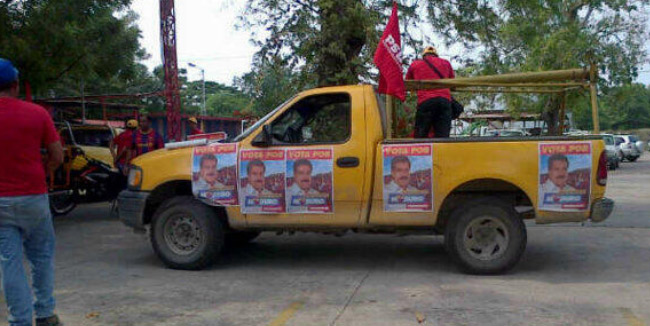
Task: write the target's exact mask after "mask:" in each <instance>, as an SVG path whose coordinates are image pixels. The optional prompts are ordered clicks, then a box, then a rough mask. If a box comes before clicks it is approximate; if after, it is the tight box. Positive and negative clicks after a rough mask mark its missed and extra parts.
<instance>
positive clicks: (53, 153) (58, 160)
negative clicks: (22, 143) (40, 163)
mask: <svg viewBox="0 0 650 326" xmlns="http://www.w3.org/2000/svg"><path fill="white" fill-rule="evenodd" d="M46 148H47V169H48V171H49V172H53V171H54V170H56V169H57V168H58V167H59V166H60V165H61V164H63V147H62V146H61V142H60V141H55V142H53V143H50V144H49V145H47V147H46Z"/></svg>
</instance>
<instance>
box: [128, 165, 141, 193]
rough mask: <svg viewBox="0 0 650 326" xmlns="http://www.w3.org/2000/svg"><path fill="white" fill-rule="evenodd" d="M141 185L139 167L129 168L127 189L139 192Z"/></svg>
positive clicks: (132, 166)
mask: <svg viewBox="0 0 650 326" xmlns="http://www.w3.org/2000/svg"><path fill="white" fill-rule="evenodd" d="M141 185H142V169H141V168H140V167H139V166H135V165H131V166H129V182H128V186H129V189H132V190H139V189H140V186H141Z"/></svg>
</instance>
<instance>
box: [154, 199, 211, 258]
mask: <svg viewBox="0 0 650 326" xmlns="http://www.w3.org/2000/svg"><path fill="white" fill-rule="evenodd" d="M150 237H151V245H152V246H153V249H154V251H155V252H156V255H158V257H159V258H160V260H162V261H163V263H165V265H167V266H168V267H169V268H173V269H182V270H199V269H203V268H205V267H208V266H210V265H212V264H213V263H214V261H215V260H216V258H217V256H218V254H219V253H220V252H221V249H222V248H223V244H224V226H223V222H222V220H221V219H220V218H219V217H218V216H217V214H216V212H215V211H214V210H213V209H212V208H210V207H208V206H207V205H205V204H203V203H201V202H200V201H198V200H196V199H194V197H192V196H179V197H174V198H172V199H169V200H167V201H166V202H165V203H163V204H162V205H161V206H160V207H159V208H158V209H157V210H156V213H155V214H154V216H153V219H152V221H151V232H150Z"/></svg>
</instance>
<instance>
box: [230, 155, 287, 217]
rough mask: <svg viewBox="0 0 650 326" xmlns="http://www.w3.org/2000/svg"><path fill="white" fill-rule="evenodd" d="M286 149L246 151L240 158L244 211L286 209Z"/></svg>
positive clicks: (253, 212) (242, 205)
mask: <svg viewBox="0 0 650 326" xmlns="http://www.w3.org/2000/svg"><path fill="white" fill-rule="evenodd" d="M284 171H285V151H284V150H283V149H280V150H274V149H269V150H242V151H241V152H240V160H239V194H240V201H239V202H240V206H241V212H242V213H244V214H276V213H284V212H285V200H284Z"/></svg>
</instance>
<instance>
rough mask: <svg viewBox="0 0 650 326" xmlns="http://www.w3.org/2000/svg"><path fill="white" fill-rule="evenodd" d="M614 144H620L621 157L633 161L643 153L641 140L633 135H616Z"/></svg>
mask: <svg viewBox="0 0 650 326" xmlns="http://www.w3.org/2000/svg"><path fill="white" fill-rule="evenodd" d="M615 137H616V144H618V145H620V146H621V151H622V152H623V158H624V159H626V160H628V161H630V162H634V161H636V160H637V159H638V158H639V157H640V156H641V153H643V147H644V146H643V142H641V141H639V138H638V137H637V136H635V135H616V136H615Z"/></svg>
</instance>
